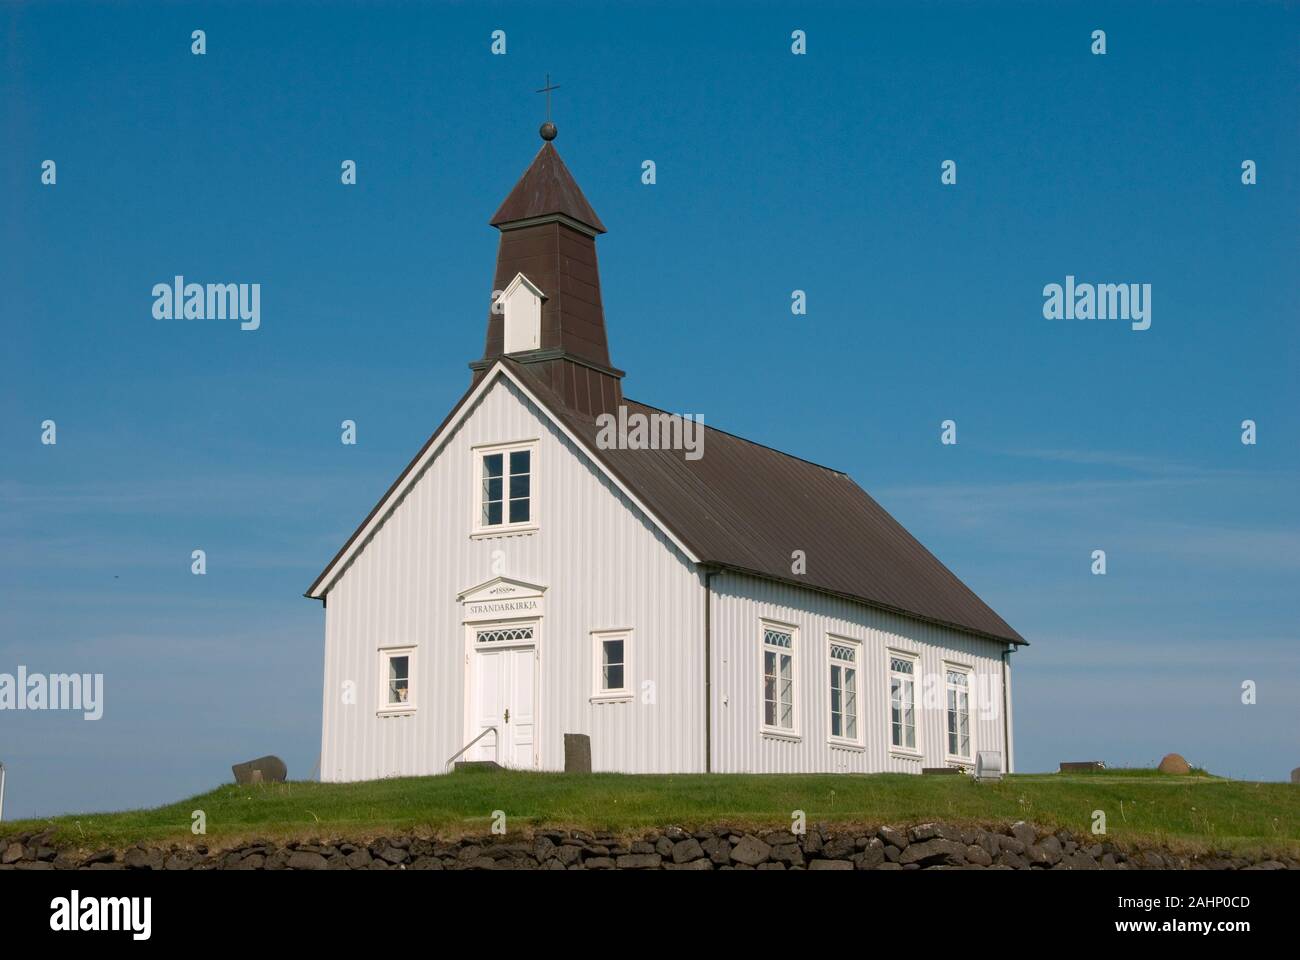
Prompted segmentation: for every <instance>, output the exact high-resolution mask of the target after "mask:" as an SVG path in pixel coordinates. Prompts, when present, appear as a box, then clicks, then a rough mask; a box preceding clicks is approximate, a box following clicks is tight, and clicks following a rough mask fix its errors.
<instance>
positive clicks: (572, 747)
mask: <svg viewBox="0 0 1300 960" xmlns="http://www.w3.org/2000/svg"><path fill="white" fill-rule="evenodd" d="M564 772H565V773H591V737H589V736H587V735H586V734H585V733H566V734H565V735H564Z"/></svg>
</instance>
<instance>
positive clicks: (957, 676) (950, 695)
mask: <svg viewBox="0 0 1300 960" xmlns="http://www.w3.org/2000/svg"><path fill="white" fill-rule="evenodd" d="M944 687H945V688H946V691H947V701H948V702H947V711H946V713H947V717H948V721H947V734H948V744H947V750H948V756H949V757H951V758H953V759H954V760H969V759H970V758H971V743H970V671H968V670H963V669H961V668H960V667H954V666H947V667H945V669H944Z"/></svg>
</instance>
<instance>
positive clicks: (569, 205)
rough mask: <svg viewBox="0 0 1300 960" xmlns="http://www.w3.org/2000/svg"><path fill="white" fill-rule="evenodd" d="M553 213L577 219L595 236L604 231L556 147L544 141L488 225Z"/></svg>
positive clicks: (495, 225) (496, 225) (602, 225)
mask: <svg viewBox="0 0 1300 960" xmlns="http://www.w3.org/2000/svg"><path fill="white" fill-rule="evenodd" d="M554 214H563V215H564V216H566V217H570V218H572V219H574V220H577V221H578V222H579V223H582V224H586V225H587V226H588V227H590V228H591V229H593V230H595V231H596V232H597V233H604V232H605V225H604V224H603V223H601V222H600V217H598V216H596V211H595V210H593V209H591V204H590V203H588V202H587V198H586V197H584V196H583V195H582V189H581V188H580V187H579V186H578V182H577V181H576V180H574V179H573V174H571V173H569V168H568V167H566V166H565V165H564V161H563V160H561V159H560V154H559V153H558V152H557V151H556V149H555V147H554V146H552V145H551V143H550V142H547V143H544V144H543V145H542V149H540V150H538V151H537V156H535V157H533V162H532V163H531V164H530V165H529V167H528V169H527V170H525V171H524V175H523V176H522V177H520V178H519V182H518V183H516V184H515V188H514V189H513V190H511V191H510V195H509V196H508V197H506V199H505V201H504V202H503V203H502V204H501V206H500V207H499V208H497V212H496V215H495V216H493V217H492V219H491V220H489V221H488V222H489V223H491V224H492V226H494V227H499V226H500V225H501V224H503V223H514V222H515V221H517V220H531V219H533V218H535V217H546V216H552V215H554Z"/></svg>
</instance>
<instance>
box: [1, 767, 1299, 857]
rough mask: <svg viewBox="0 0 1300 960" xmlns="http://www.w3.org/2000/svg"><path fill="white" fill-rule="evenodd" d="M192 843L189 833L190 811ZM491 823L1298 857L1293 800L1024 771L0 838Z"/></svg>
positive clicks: (107, 839)
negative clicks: (1060, 836) (1148, 847)
mask: <svg viewBox="0 0 1300 960" xmlns="http://www.w3.org/2000/svg"><path fill="white" fill-rule="evenodd" d="M195 810H202V811H204V813H205V814H206V816H207V835H206V836H204V837H198V836H194V835H192V834H191V833H190V823H191V819H190V818H191V813H192V812H193V811H195ZM494 810H502V811H505V813H506V815H507V818H508V819H507V826H508V827H509V829H510V831H511V832H512V833H514V832H517V831H520V830H523V829H526V828H531V827H542V826H556V827H579V828H588V829H597V830H610V831H615V832H627V833H635V832H637V831H639V830H641V829H643V828H647V827H656V826H659V827H662V826H667V825H669V824H680V825H683V826H703V825H708V824H716V823H729V824H735V825H737V826H755V827H756V826H765V825H770V826H786V827H788V826H789V825H790V816H791V812H792V811H794V810H803V811H804V812H805V814H806V815H807V818H808V822H809V823H817V822H821V821H825V822H829V823H845V824H847V823H857V824H880V823H894V824H901V823H917V822H924V821H926V820H946V821H950V822H956V823H964V824H973V825H974V824H980V825H995V824H1006V823H1010V822H1013V821H1015V820H1028V821H1031V822H1033V823H1036V824H1039V825H1043V826H1050V827H1053V828H1062V827H1064V828H1068V829H1071V830H1073V831H1075V832H1077V833H1080V834H1082V833H1087V832H1088V831H1089V829H1090V827H1091V824H1092V819H1091V818H1092V812H1093V811H1094V810H1104V811H1105V813H1106V827H1107V838H1108V839H1110V840H1111V841H1114V842H1118V843H1121V844H1124V843H1129V844H1138V843H1153V842H1154V843H1160V844H1162V845H1166V846H1169V847H1172V848H1174V849H1179V850H1185V851H1197V850H1207V849H1223V848H1226V849H1231V850H1234V851H1237V852H1241V853H1248V852H1259V851H1269V852H1276V853H1289V854H1292V855H1295V854H1296V853H1297V852H1300V788H1297V787H1295V786H1292V785H1290V784H1285V783H1250V782H1245V781H1234V780H1224V779H1220V778H1217V777H1210V776H1206V775H1204V774H1199V775H1191V776H1170V775H1162V774H1156V773H1152V772H1150V771H1135V770H1106V771H1100V772H1095V773H1081V774H1024V775H1016V776H1012V777H1008V778H1007V779H1006V780H1005V781H1003V782H1002V783H999V784H977V783H975V782H973V781H972V780H970V779H969V778H967V777H963V776H924V777H918V776H908V775H902V774H875V775H871V776H853V775H839V776H837V775H831V774H817V775H723V774H710V775H644V776H629V775H621V774H588V775H572V774H559V773H522V772H515V771H475V772H465V773H457V774H452V775H450V776H444V777H410V778H400V779H390V780H376V781H370V782H367V783H347V784H321V783H314V782H291V783H281V784H267V785H257V786H252V787H237V786H234V785H227V786H222V787H218V788H217V789H216V790H213V791H211V792H210V793H205V794H201V795H200V796H197V797H192V798H190V799H188V800H185V801H182V802H180V803H173V804H169V805H168V806H164V807H158V808H156V809H153V810H134V811H126V812H122V813H97V814H85V815H70V816H61V817H53V818H49V819H37V820H26V821H14V822H11V823H4V824H0V836H4V835H8V834H13V833H19V832H28V831H32V830H37V829H45V828H47V827H53V828H54V830H55V836H56V839H57V841H58V842H59V843H61V844H67V845H71V846H76V847H79V848H81V849H92V848H98V847H119V848H120V847H123V846H127V845H130V844H132V843H136V842H142V841H147V842H180V843H191V844H192V843H199V842H203V843H207V844H208V845H209V846H211V847H220V846H224V845H227V844H235V843H238V842H241V841H243V840H248V839H252V838H277V839H281V840H287V839H307V838H317V837H325V838H340V837H345V838H352V839H357V838H370V837H374V836H379V835H381V834H385V833H393V832H397V831H406V832H412V833H418V834H422V835H435V834H436V835H441V836H451V835H454V834H460V833H484V834H486V833H488V832H489V831H490V828H491V816H492V812H493V811H494Z"/></svg>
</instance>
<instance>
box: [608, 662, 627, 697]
mask: <svg viewBox="0 0 1300 960" xmlns="http://www.w3.org/2000/svg"><path fill="white" fill-rule="evenodd" d="M605 689H606V690H622V689H623V664H621V663H612V664H608V665H607V666H606V667H605Z"/></svg>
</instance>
